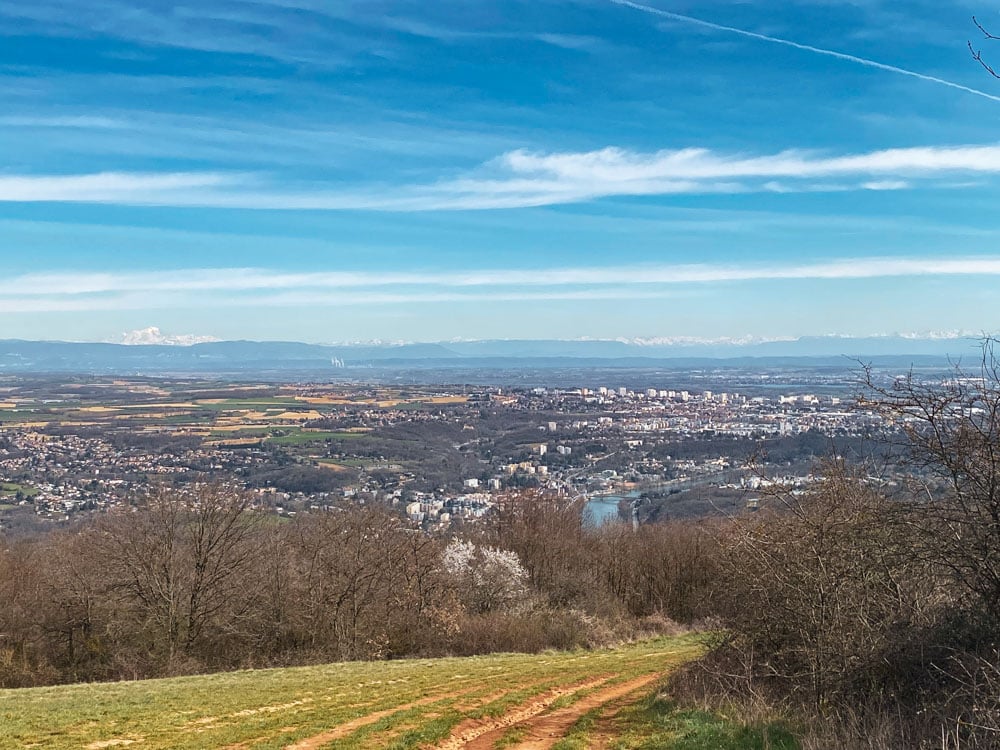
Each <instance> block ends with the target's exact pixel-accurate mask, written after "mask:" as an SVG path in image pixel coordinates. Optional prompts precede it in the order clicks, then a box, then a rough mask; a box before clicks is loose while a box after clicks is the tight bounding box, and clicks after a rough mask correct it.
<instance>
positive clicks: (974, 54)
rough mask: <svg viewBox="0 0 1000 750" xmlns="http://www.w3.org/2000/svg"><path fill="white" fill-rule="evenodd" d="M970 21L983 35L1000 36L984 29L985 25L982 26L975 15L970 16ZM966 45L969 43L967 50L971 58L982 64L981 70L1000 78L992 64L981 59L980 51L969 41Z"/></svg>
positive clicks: (987, 36)
mask: <svg viewBox="0 0 1000 750" xmlns="http://www.w3.org/2000/svg"><path fill="white" fill-rule="evenodd" d="M972 22H973V23H974V24H975V25H976V28H977V29H979V30H980V31H981V32H983V36H984V37H986V38H987V39H994V40H997V39H1000V36H995V35H994V34H991V33H990V32H988V31H987V30H986V27H985V26H983V25H982V24H981V23H979V20H978V19H977V18H976V17H975V16H973V17H972ZM968 45H969V52H970V53H971V54H972V59H973V60H975V61H976V62H977V63H979V64H980V65H982V66H983V70H985V71H986V72H987V73H989V74H990V75H991V76H993V77H994V78H1000V73H997V71H996V70H995V69H994V68H993V66H992V65H990V64H989V63H988V62H986V61H985V60H984V59H983V53H982V51H981V50H978V49H976V48H975V47H973V46H972V42H971V41H970V42H969V43H968Z"/></svg>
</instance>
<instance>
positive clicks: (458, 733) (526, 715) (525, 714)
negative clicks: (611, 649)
mask: <svg viewBox="0 0 1000 750" xmlns="http://www.w3.org/2000/svg"><path fill="white" fill-rule="evenodd" d="M610 679H611V676H609V675H605V676H603V677H600V678H598V679H594V680H590V681H588V682H581V683H576V684H574V685H568V686H566V687H560V688H553V689H552V690H549V691H547V692H545V693H542V694H540V695H536V696H534V697H533V698H531V700H529V701H528V702H527V703H522V704H521V705H520V706H515V707H514V708H512V709H510V710H509V711H508V712H507V713H505V714H504V715H503V716H499V717H497V718H487V719H469V720H468V721H463V722H462V723H461V724H459V725H458V726H457V727H455V729H454V731H453V732H452V733H451V736H450V737H448V738H447V739H446V740H444V741H442V742H441V743H439V744H438V745H437V747H436V750H462V749H463V748H488V749H490V750H492V748H493V743H494V742H496V740H497V739H498V738H499V737H500V736H501V735H502V734H503V732H504V731H505V730H506V729H507V728H508V727H512V726H514V725H515V724H520V723H522V722H525V721H528V720H529V719H532V718H534V717H535V716H538V715H539V714H540V713H542V712H543V711H545V710H546V709H548V708H549V707H550V706H551V705H552V704H553V703H555V702H556V701H557V700H559V699H560V698H562V697H563V696H566V695H572V694H573V693H578V692H580V691H581V690H588V689H590V688H594V687H597V686H598V685H603V684H604V683H605V682H607V681H608V680H610Z"/></svg>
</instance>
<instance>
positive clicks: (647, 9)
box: [609, 0, 1000, 102]
mask: <svg viewBox="0 0 1000 750" xmlns="http://www.w3.org/2000/svg"><path fill="white" fill-rule="evenodd" d="M609 2H611V3H614V4H615V5H621V6H624V7H627V8H632V9H634V10H638V11H642V12H643V13H649V14H651V15H655V16H659V17H661V18H669V19H671V20H673V21H680V22H682V23H687V24H693V25H695V26H700V27H702V28H706V29H713V30H715V31H724V32H728V33H730V34H738V35H740V36H744V37H747V38H750V39H757V40H758V41H762V42H769V43H771V44H780V45H783V46H785V47H792V48H793V49H798V50H802V51H804V52H812V53H814V54H817V55H824V56H825V57H833V58H836V59H838V60H844V61H845V62H850V63H855V64H857V65H864V66H865V67H868V68H876V69H877V70H884V71H886V72H888V73H895V74H897V75H903V76H908V77H910V78H916V79H919V80H921V81H926V82H927V83H933V84H937V85H939V86H947V87H948V88H952V89H956V90H958V91H964V92H965V93H967V94H973V95H975V96H979V97H982V98H984V99H990V100H992V101H995V102H1000V96H997V95H995V94H990V93H987V92H985V91H981V90H980V89H975V88H972V87H970V86H965V85H963V84H961V83H956V82H955V81H949V80H947V79H944V78H938V77H937V76H932V75H927V74H926V73H920V72H918V71H915V70H908V69H906V68H900V67H898V66H896V65H887V64H886V63H881V62H878V61H877V60H869V59H868V58H865V57H858V56H857V55H849V54H847V53H844V52H837V51H836V50H832V49H826V48H824V47H815V46H813V45H811V44H802V43H801V42H795V41H792V40H791V39H783V38H781V37H777V36H771V35H769V34H759V33H757V32H755V31H749V30H747V29H740V28H737V27H735V26H726V25H724V24H721V23H713V22H711V21H705V20H703V19H701V18H695V17H694V16H687V15H684V14H681V13H673V12H671V11H667V10H663V9H661V8H654V7H652V6H650V5H643V4H641V3H635V2H632V0H609Z"/></svg>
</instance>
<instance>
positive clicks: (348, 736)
mask: <svg viewBox="0 0 1000 750" xmlns="http://www.w3.org/2000/svg"><path fill="white" fill-rule="evenodd" d="M701 651H702V645H701V640H700V639H699V638H698V637H696V636H682V637H679V638H669V639H665V638H661V639H657V640H651V641H644V642H641V643H638V644H633V645H629V646H625V647H621V648H616V649H607V650H597V651H574V652H560V653H548V652H547V653H543V654H540V655H522V654H513V655H512V654H504V655H497V656H485V657H470V658H448V659H428V660H400V661H389V662H353V663H341V664H329V665H324V666H316V667H300V668H291V669H268V670H259V671H244V672H230V673H223V674H214V675H207V676H197V677H183V678H173V679H164V680H147V681H139V682H119V683H104V684H86V685H70V686H61V687H52V688H33V689H25V690H6V691H0V726H2V727H3V730H4V731H3V732H2V733H0V747H3V748H15V747H16V748H27V747H36V748H88V749H89V750H99V749H100V748H107V747H126V746H135V747H138V748H143V750H145V748H216V747H225V748H231V749H232V750H235V749H236V748H240V749H246V750H249V749H250V748H261V749H262V748H294V749H295V750H308V749H310V748H398V749H400V750H402V749H403V748H455V749H458V748H494V747H508V748H518V747H520V748H556V750H559V748H563V747H564V748H574V747H608V748H612V747H620V748H640V747H664V745H662V744H655V745H649V744H647V742H648V741H649V740H650V739H651V735H650V734H649V732H647V731H645V730H644V728H643V726H642V725H641V724H642V722H637V721H635V718H636V717H639V718H641V717H644V716H646V714H647V713H648V711H644V710H641V709H642V707H643V706H646V705H648V704H649V701H651V700H652V696H653V695H654V694H655V693H656V689H657V685H658V684H659V683H660V681H661V680H662V678H663V677H665V676H666V675H667V674H669V673H670V672H671V671H672V670H673V669H675V668H676V667H677V666H679V665H680V664H682V663H684V662H686V661H688V660H690V659H692V658H695V657H696V656H697V655H698V654H700V653H701ZM633 707H636V708H635V710H630V709H631V708H633ZM629 717H633V720H632V725H630V726H627V727H626V726H624V725H622V724H621V722H623V721H626V720H627V719H628V718H629ZM660 729H661V730H662V727H660ZM650 731H652V730H650ZM623 743H624V744H623Z"/></svg>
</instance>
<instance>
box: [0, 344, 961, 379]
mask: <svg viewBox="0 0 1000 750" xmlns="http://www.w3.org/2000/svg"><path fill="white" fill-rule="evenodd" d="M979 353H980V350H979V341H978V339H975V338H971V337H970V338H964V337H963V338H926V339H916V338H910V337H902V336H875V337H866V338H842V337H830V336H817V337H804V338H799V339H795V340H788V341H765V342H752V343H740V342H735V343H734V342H704V343H702V342H696V341H684V342H681V343H653V344H647V343H633V342H628V341H614V340H582V341H566V340H505V339H504V340H482V341H459V342H444V343H407V344H344V345H325V344H307V343H302V342H295V341H209V342H202V343H195V344H190V345H177V344H130V345H126V344H107V343H74V342H65V341H24V340H16V339H10V340H0V373H2V372H81V373H143V374H165V373H184V372H191V373H210V372H219V373H226V372H245V373H246V372H251V371H254V370H261V371H299V372H304V371H309V372H317V371H318V372H326V371H329V372H330V373H331V374H332V373H333V372H334V371H336V370H347V369H352V368H371V367H379V368H390V369H391V368H394V367H398V368H420V367H435V368H449V367H462V368H468V367H497V368H515V369H516V368H518V367H533V368H539V367H558V366H562V367H572V366H583V367H585V366H609V365H610V366H632V367H640V366H655V365H660V366H671V365H673V366H696V365H698V364H703V365H704V364H712V363H715V364H740V365H749V364H754V363H759V364H761V365H765V364H768V363H769V362H770V363H775V362H777V361H778V360H781V361H783V363H785V364H788V362H784V361H785V360H789V359H798V358H803V359H822V360H825V361H826V360H828V361H829V362H830V363H833V364H836V363H838V362H839V363H847V362H848V361H849V360H851V359H861V360H869V359H883V358H891V359H893V360H900V359H902V360H905V359H906V358H907V357H910V358H919V359H920V360H926V359H933V360H938V361H939V362H941V363H944V362H946V361H947V360H948V359H949V358H950V359H953V360H963V361H965V362H969V361H970V360H975V359H976V358H977V357H978V356H979Z"/></svg>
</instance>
